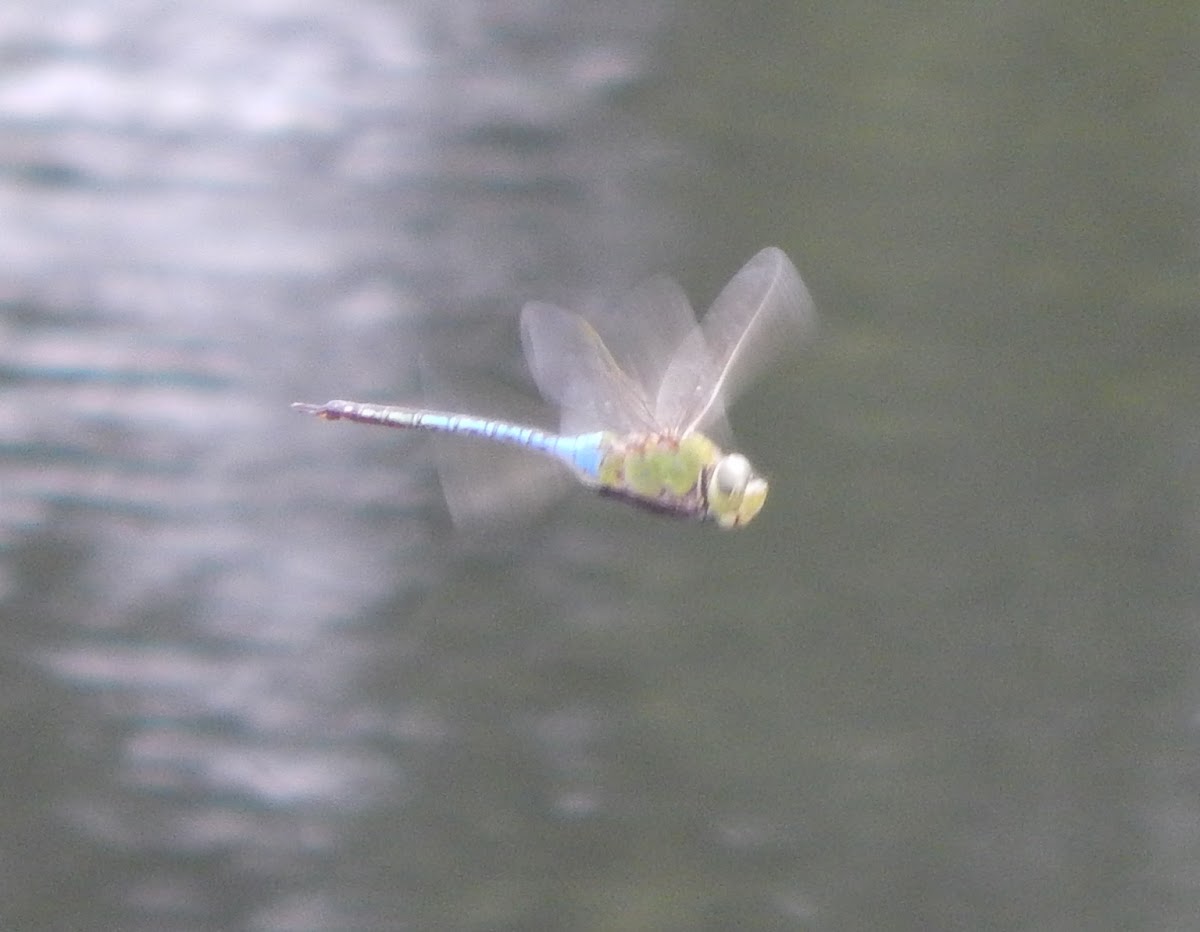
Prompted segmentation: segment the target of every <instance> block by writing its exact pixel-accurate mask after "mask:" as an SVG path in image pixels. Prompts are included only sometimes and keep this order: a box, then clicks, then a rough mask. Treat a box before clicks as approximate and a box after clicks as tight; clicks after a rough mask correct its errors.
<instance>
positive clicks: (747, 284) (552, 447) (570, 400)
mask: <svg viewBox="0 0 1200 932" xmlns="http://www.w3.org/2000/svg"><path fill="white" fill-rule="evenodd" d="M622 320H623V321H624V324H625V326H624V327H623V328H616V329H614V330H613V332H612V333H611V334H608V335H609V336H610V339H609V341H608V343H609V344H611V345H613V346H620V347H621V348H622V353H621V360H620V362H618V359H617V357H616V356H614V354H613V352H612V351H611V350H610V349H609V345H606V342H605V340H604V339H602V337H601V334H600V333H599V332H598V331H597V330H596V329H595V328H594V327H593V326H592V325H591V324H589V323H588V322H587V321H585V320H584V319H583V318H582V317H580V316H579V315H577V314H574V313H572V312H570V311H566V310H563V309H562V308H559V307H555V306H554V305H551V304H544V303H541V302H533V303H530V304H527V305H526V306H525V307H524V309H523V310H522V312H521V342H522V345H523V347H524V350H525V358H526V361H527V362H528V364H529V368H530V370H531V372H532V374H533V378H534V381H535V383H536V384H537V387H538V389H539V391H540V392H541V393H542V395H544V396H545V397H546V398H547V399H548V400H549V401H552V402H554V403H555V404H557V405H558V407H559V408H560V410H561V420H560V424H559V429H558V430H557V431H549V430H545V429H543V428H541V427H534V426H526V425H521V424H514V423H510V422H507V421H502V420H494V419H491V418H485V417H479V416H476V415H472V414H458V413H452V412H448V411H433V410H427V409H424V408H419V407H404V406H399V405H382V404H369V403H364V402H358V401H330V402H327V403H325V404H322V405H316V404H305V403H302V402H296V403H295V404H293V405H292V407H293V408H295V409H296V410H297V411H301V412H303V413H305V414H312V415H315V416H316V417H320V418H324V419H325V420H329V421H336V420H348V421H358V422H359V423H363V424H379V425H382V426H385V427H398V428H402V429H412V430H426V431H434V432H437V433H441V434H454V435H460V436H466V437H476V438H480V439H484V440H491V441H495V442H498V443H505V444H511V445H514V446H517V447H523V448H525V449H527V450H530V451H532V452H534V453H538V454H542V455H544V456H548V457H552V458H553V459H555V460H558V461H559V462H560V463H562V464H564V465H565V466H566V467H568V468H569V469H570V470H571V472H572V473H573V474H574V476H575V477H576V479H578V481H579V482H580V483H582V484H583V485H584V486H586V487H588V488H591V489H595V490H596V491H597V492H599V493H600V494H601V495H605V496H610V497H612V498H616V499H620V500H622V501H626V502H629V503H630V504H632V505H636V506H638V507H641V508H645V509H648V510H650V511H653V512H658V513H661V514H665V515H671V516H675V517H679V518H693V519H700V520H705V521H713V522H715V523H716V524H717V525H718V526H719V527H722V528H732V527H740V526H742V525H744V524H746V523H748V522H749V521H750V520H752V519H753V518H754V516H755V515H757V514H758V512H759V511H760V510H761V509H762V506H763V503H764V502H765V501H766V497H767V480H766V479H765V478H763V477H762V476H760V475H759V474H758V473H757V472H756V471H755V470H754V468H753V467H752V466H751V465H750V461H749V460H748V459H747V458H746V457H745V456H743V455H742V454H741V453H737V452H728V451H727V450H726V449H723V448H722V446H719V445H718V442H717V441H718V440H721V441H722V442H723V443H724V442H725V440H726V438H728V436H729V432H728V425H727V424H726V419H725V409H726V405H728V404H729V403H730V402H731V401H732V400H733V399H734V398H735V397H736V396H737V394H738V393H739V392H740V391H741V390H742V389H743V388H744V387H745V386H746V384H747V382H748V381H749V380H750V378H751V377H752V376H753V375H754V374H755V373H756V372H757V371H759V370H760V368H761V367H762V366H763V365H765V364H766V362H767V361H768V360H769V359H770V357H772V356H775V355H778V354H780V353H782V352H783V351H784V350H785V349H786V348H787V346H788V345H789V343H792V342H794V341H795V340H796V339H797V338H799V337H801V336H803V335H805V334H806V333H807V332H808V331H810V330H811V329H812V327H813V325H814V324H815V322H816V315H815V313H814V310H813V304H812V299H811V297H810V296H809V293H808V289H807V288H805V286H804V282H803V281H801V279H800V275H799V273H798V272H797V271H796V268H795V266H793V265H792V263H791V261H790V260H789V259H788V257H787V256H786V255H784V253H783V251H782V250H780V249H777V248H775V247H768V248H766V249H764V250H762V251H761V252H759V253H757V254H756V255H755V256H754V257H753V258H752V259H751V260H750V261H749V262H747V263H746V264H745V266H743V267H742V269H741V270H740V271H739V272H738V273H737V274H736V275H734V277H733V279H732V280H731V281H730V282H729V284H728V285H726V286H725V288H724V289H723V290H722V291H721V293H720V294H719V295H718V296H717V299H716V300H715V301H714V302H713V305H712V307H711V309H710V310H709V312H708V313H707V314H706V315H705V317H704V321H703V323H700V324H697V323H696V318H695V313H694V312H693V311H692V308H691V305H690V304H689V303H688V300H687V298H686V296H685V295H684V294H683V292H682V290H681V289H680V288H679V286H678V285H676V284H675V283H674V282H673V281H672V280H671V279H668V278H662V277H660V278H655V279H651V280H650V281H649V282H646V283H645V284H643V285H642V286H641V287H640V288H639V289H636V290H635V291H634V292H633V293H632V294H631V295H630V296H629V298H628V299H627V300H626V302H625V305H624V306H623V314H622Z"/></svg>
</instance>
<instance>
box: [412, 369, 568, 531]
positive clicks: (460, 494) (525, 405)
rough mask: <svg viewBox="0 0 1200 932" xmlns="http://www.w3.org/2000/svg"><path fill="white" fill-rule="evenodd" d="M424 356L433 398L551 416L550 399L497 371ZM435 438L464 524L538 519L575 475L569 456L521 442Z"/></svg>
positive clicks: (518, 416)
mask: <svg viewBox="0 0 1200 932" xmlns="http://www.w3.org/2000/svg"><path fill="white" fill-rule="evenodd" d="M420 362H421V385H422V394H423V395H424V397H425V400H426V401H427V402H428V403H430V404H436V405H438V406H439V407H443V408H449V410H451V411H471V412H472V413H477V414H479V415H480V416H481V417H491V416H496V417H498V418H512V419H515V420H517V421H520V422H521V423H528V424H538V423H541V422H543V421H544V419H545V416H546V414H547V411H546V410H545V405H543V404H540V403H538V402H534V401H533V400H532V399H531V398H530V397H528V396H527V395H524V394H520V393H518V392H515V391H513V390H512V389H511V388H510V387H509V386H507V385H505V384H503V383H501V382H499V381H497V380H496V379H495V378H494V377H491V376H485V375H483V374H481V373H474V372H468V371H463V370H462V369H457V370H453V372H452V370H451V369H450V368H449V366H447V365H445V364H440V363H438V362H435V361H433V360H431V359H430V357H429V356H428V355H422V357H421V360H420ZM430 439H431V442H432V445H433V453H434V463H435V465H436V466H437V471H438V479H439V481H440V483H441V486H442V495H443V497H444V498H445V501H446V507H447V508H448V510H449V511H450V517H451V519H452V520H453V521H454V524H455V526H456V527H457V528H459V529H460V530H463V531H467V532H483V531H487V530H489V529H492V528H503V527H508V526H510V525H513V524H516V523H518V522H520V523H524V522H529V521H532V520H533V518H534V516H536V515H537V514H538V513H539V512H541V511H543V510H544V509H546V508H547V507H549V506H550V505H552V504H553V503H554V502H555V500H556V499H558V498H559V496H560V495H561V493H563V492H564V491H566V490H567V489H568V488H570V487H571V485H572V483H573V482H574V479H573V477H572V476H571V473H570V470H568V469H567V468H566V467H565V466H564V465H563V464H561V463H558V462H556V461H555V460H552V459H550V458H549V457H546V456H540V455H538V454H536V453H532V452H530V451H528V450H523V449H521V448H519V447H514V446H509V445H508V444H502V443H488V442H485V441H482V440H478V439H473V438H467V437H455V436H450V435H448V434H434V435H433V436H432V437H431V438H430Z"/></svg>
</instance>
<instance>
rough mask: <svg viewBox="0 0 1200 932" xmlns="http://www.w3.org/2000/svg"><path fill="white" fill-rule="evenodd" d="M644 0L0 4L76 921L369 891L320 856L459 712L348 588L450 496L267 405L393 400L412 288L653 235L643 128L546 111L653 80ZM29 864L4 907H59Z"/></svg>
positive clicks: (406, 542) (396, 786) (9, 225)
mask: <svg viewBox="0 0 1200 932" xmlns="http://www.w3.org/2000/svg"><path fill="white" fill-rule="evenodd" d="M636 10H637V8H636V7H634V6H633V5H630V6H629V7H628V8H627V9H616V8H612V9H609V8H605V10H604V11H603V12H594V11H593V8H591V7H589V6H587V5H583V4H580V5H578V9H572V8H571V7H554V8H550V7H547V8H544V9H533V8H529V9H526V8H523V7H521V6H520V5H514V6H501V5H493V6H491V7H480V6H477V5H473V4H459V5H447V4H431V5H426V6H422V5H420V4H412V5H397V4H379V3H353V4H349V5H347V4H339V5H329V4H313V3H307V4H306V3H288V4H278V3H271V2H266V3H252V4H249V5H247V4H232V5H229V4H216V5H213V4H206V5H201V6H195V5H187V4H172V3H166V2H163V3H144V2H118V3H86V2H61V3H50V4H40V5H36V6H34V5H30V6H29V7H28V8H24V9H22V8H13V7H9V8H6V10H5V11H4V12H3V13H0V27H2V28H0V35H2V36H3V37H4V38H3V39H0V50H2V51H5V52H6V64H5V66H4V68H3V70H0V125H2V126H3V128H4V130H5V134H4V137H3V141H0V172H2V174H0V218H2V219H0V228H2V229H3V233H4V239H5V242H6V256H5V261H6V274H5V276H4V278H3V282H0V309H2V311H3V314H2V316H0V378H2V381H0V449H3V450H4V451H5V452H6V454H8V459H9V462H8V463H7V464H6V465H5V467H4V492H3V497H2V498H0V547H2V548H3V551H0V598H4V600H5V602H6V604H7V606H8V608H9V609H10V617H11V618H12V619H14V624H15V623H16V620H19V621H20V632H21V633H20V638H21V640H22V642H23V643H24V645H25V647H26V648H27V651H26V656H27V657H29V658H31V659H33V660H34V661H35V662H36V664H37V669H40V670H42V671H44V672H45V673H46V674H47V675H48V676H49V677H50V678H51V682H52V683H54V684H55V685H54V686H53V690H54V692H55V695H56V698H55V700H54V703H53V705H54V706H55V707H61V706H63V705H64V704H65V707H66V708H68V709H69V710H70V711H67V712H66V713H64V715H63V717H62V718H61V719H59V718H58V717H57V716H51V715H47V721H45V722H44V723H43V728H44V729H45V730H46V731H47V732H49V733H57V735H58V738H59V741H60V742H61V743H60V744H58V745H57V746H56V747H55V748H54V749H53V750H52V751H50V752H49V753H50V754H51V756H52V757H53V758H55V759H61V760H62V761H63V762H64V763H66V764H67V765H68V766H66V767H64V768H63V776H62V777H61V779H60V780H58V781H56V782H55V784H54V785H52V786H51V787H49V788H48V789H49V797H50V798H49V801H48V803H47V805H48V806H49V808H50V809H51V810H53V813H54V814H53V815H51V816H49V817H50V818H51V819H53V820H54V821H56V822H60V823H61V824H63V825H64V826H65V829H64V830H65V831H67V832H68V833H69V837H71V838H73V840H72V841H70V842H68V843H69V844H71V845H73V846H75V847H78V846H80V845H82V846H87V847H89V848H90V850H91V851H92V854H91V856H90V860H92V861H93V862H94V863H95V865H97V867H96V868H95V870H96V883H97V885H102V886H103V888H104V891H105V892H104V894H103V896H102V897H100V898H99V899H98V900H96V901H95V902H94V903H93V906H92V908H91V910H90V913H91V922H94V923H98V924H105V923H108V927H113V928H115V927H121V928H138V927H145V928H165V927H171V926H172V925H173V924H174V923H177V922H183V921H187V922H193V923H196V924H197V925H196V927H218V926H223V925H225V924H226V923H229V922H233V923H234V924H235V925H239V926H240V925H241V924H242V923H248V924H251V925H254V926H255V927H257V928H280V929H282V928H318V927H326V926H328V927H332V926H338V927H350V925H352V926H353V927H356V928H370V927H375V926H376V923H377V922H378V921H379V920H378V919H377V918H376V917H373V916H372V915H370V909H366V910H365V911H364V910H362V909H355V908H350V907H347V906H346V904H345V903H343V902H340V900H341V898H342V896H343V893H341V892H338V891H336V890H329V891H321V890H320V889H317V888H315V887H313V886H312V885H311V883H310V882H309V881H308V879H307V878H308V873H307V871H308V868H307V867H306V866H305V865H306V864H307V863H308V861H309V859H310V858H312V857H314V856H331V855H332V854H333V853H334V852H336V850H337V849H338V847H339V846H340V845H343V844H345V843H346V841H347V836H346V831H347V829H348V828H349V827H350V826H352V825H353V816H354V814H356V813H358V814H361V813H365V812H369V811H371V810H373V809H375V808H377V807H379V806H381V805H386V806H388V807H401V806H403V805H404V802H405V799H406V798H407V797H408V795H409V794H410V793H411V792H413V781H414V780H415V779H416V777H415V776H414V775H413V774H412V773H409V772H406V770H405V765H404V762H405V761H406V760H408V759H409V755H408V753H407V752H406V749H408V751H411V750H412V749H415V748H426V749H428V748H436V747H438V746H439V745H440V744H441V743H442V742H444V741H446V740H447V738H448V736H450V735H451V734H453V731H454V726H453V725H452V724H450V723H449V722H448V721H447V720H446V719H445V717H444V716H443V715H442V714H441V713H439V712H438V711H436V710H435V709H433V708H431V707H430V706H429V705H428V704H426V703H424V702H423V701H421V700H419V699H412V700H399V699H395V698H388V699H386V700H385V699H381V701H379V702H378V703H373V702H370V701H367V699H366V698H365V697H366V696H368V695H370V694H371V692H372V690H371V685H370V684H371V683H372V681H373V680H374V679H375V678H376V677H379V676H385V675H387V673H386V671H388V670H393V669H396V668H397V667H399V668H400V669H403V668H404V667H405V666H406V665H410V664H411V665H418V666H419V665H420V664H421V663H422V662H423V660H422V654H423V651H424V648H423V646H422V645H421V643H420V642H419V640H418V639H416V638H414V637H412V636H409V635H406V633H405V630H404V625H403V624H399V625H396V626H395V627H393V628H389V629H388V630H377V629H375V628H374V627H372V625H371V624H370V623H369V622H364V619H366V618H367V617H368V616H369V614H370V612H371V610H372V608H373V607H374V606H377V605H379V604H381V603H395V604H396V605H398V606H401V608H400V609H399V611H401V612H403V611H404V609H403V606H404V605H406V604H408V603H409V600H412V599H415V598H416V597H417V596H418V595H419V594H420V592H421V591H422V589H423V587H427V586H428V585H429V581H430V578H431V577H430V574H431V571H432V567H433V564H432V562H431V561H432V560H433V551H434V547H433V544H432V537H431V530H430V521H431V516H432V520H434V521H437V520H438V519H437V517H436V515H437V511H438V508H439V505H438V502H437V489H436V484H435V483H433V482H432V481H430V479H431V474H430V473H429V472H428V469H427V467H426V466H424V465H422V464H423V457H422V456H421V455H420V454H419V452H418V453H416V454H414V455H412V456H406V460H405V462H398V461H397V453H396V450H395V448H394V447H391V446H389V445H388V442H389V441H391V440H392V439H393V438H384V437H378V436H372V435H371V434H369V433H366V432H364V433H362V434H361V435H360V434H341V433H333V432H324V431H319V430H312V429H311V425H309V424H307V423H304V422H301V421H299V419H297V418H295V417H294V416H293V415H292V414H291V413H290V412H289V411H288V409H287V402H288V401H290V400H292V399H293V398H294V397H297V396H300V395H308V394H312V393H313V392H316V393H317V394H321V393H323V392H324V391H326V390H327V389H328V387H330V386H333V385H335V384H336V385H338V386H339V387H340V389H341V390H344V391H346V392H349V393H352V394H355V393H357V394H365V395H367V396H373V395H378V396H380V397H389V396H390V395H391V394H392V393H395V392H396V391H398V390H400V389H403V388H404V386H405V385H411V384H414V383H413V379H414V378H415V368H414V366H413V364H414V362H415V359H416V352H415V348H414V347H415V340H414V336H413V335H414V331H415V326H416V324H417V322H418V318H419V316H420V315H424V314H426V313H428V312H429V311H430V310H433V309H448V310H450V311H452V312H453V313H455V314H459V315H463V314H465V315H472V314H479V313H481V312H488V311H491V310H492V309H493V308H498V307H500V306H502V305H503V306H504V307H505V308H506V309H511V308H508V306H509V305H510V304H512V303H513V302H514V301H515V300H516V299H515V297H514V296H513V286H514V283H516V282H520V281H529V280H530V279H531V278H533V277H536V276H537V275H540V274H542V273H541V272H540V271H539V270H540V269H541V268H542V266H543V263H544V259H545V256H546V254H547V251H548V250H547V247H551V250H550V251H553V252H557V254H558V255H559V256H560V258H561V257H562V256H564V255H569V254H571V253H572V252H574V253H576V258H577V259H578V258H579V257H581V256H587V257H588V260H587V261H588V264H593V259H594V256H595V250H594V248H592V247H591V246H590V245H589V243H591V244H594V243H597V242H600V241H602V238H603V237H604V235H605V224H606V223H608V224H611V225H612V228H615V229H622V230H626V229H628V230H633V229H637V228H639V227H641V228H642V229H643V230H644V231H648V230H651V229H653V219H652V218H650V216H649V213H647V206H646V205H638V204H636V202H635V200H634V199H633V198H631V197H630V196H628V195H626V194H623V193H621V192H620V188H619V184H618V179H619V177H620V175H621V174H622V173H623V172H625V171H626V170H627V168H626V167H623V166H622V163H621V161H620V159H621V158H629V157H632V154H633V153H634V152H636V151H637V146H634V147H633V150H632V151H631V153H630V155H628V156H627V155H620V156H619V158H617V159H614V155H615V154H619V153H622V152H623V150H624V149H625V147H626V146H627V144H628V142H629V140H628V139H627V140H625V141H624V143H623V144H622V145H617V144H616V143H613V144H609V145H606V146H604V147H601V148H598V149H596V150H595V151H587V150H586V149H585V148H579V146H578V145H577V144H572V146H570V147H567V148H566V149H563V148H562V140H560V139H558V138H556V133H557V132H558V130H559V129H560V128H561V127H562V126H563V125H564V124H565V123H567V122H572V121H579V120H589V119H591V118H592V116H591V115H590V114H592V113H593V111H594V109H595V108H597V107H599V106H602V105H603V100H604V96H605V95H606V94H608V93H610V92H611V91H612V90H613V89H615V88H619V87H622V86H626V85H628V84H629V83H631V82H633V81H635V80H636V79H637V78H638V76H639V75H640V74H641V72H642V68H643V62H642V58H643V51H642V49H643V47H644V43H645V42H646V40H647V38H649V36H651V35H652V32H648V31H647V27H652V25H653V24H652V23H651V22H650V21H649V20H648V19H647V18H646V17H645V16H643V15H641V14H640V13H637V12H636ZM547 195H549V197H550V200H551V201H552V202H555V201H557V203H556V204H554V203H552V206H551V209H550V210H549V211H548V212H547V211H546V210H545V208H546V200H547ZM581 212H584V213H586V214H587V215H589V216H591V217H593V218H595V219H597V220H599V224H598V226H597V227H595V228H593V229H589V223H585V222H582V220H581V219H580V214H581ZM614 212H616V213H618V214H620V215H621V216H619V217H614V216H612V214H613V213H614ZM639 213H642V214H643V216H642V217H641V219H638V214H639ZM544 214H545V215H547V216H548V220H543V219H535V218H540V217H542V216H543V215H544ZM514 216H516V217H517V218H518V222H517V224H516V226H515V227H514V223H513V217H514ZM521 218H524V219H523V220H522V219H521ZM522 223H524V224H526V226H525V228H524V230H523V231H522V232H520V233H517V234H514V229H517V230H519V229H520V228H521V224H522ZM564 234H566V235H564ZM572 240H573V241H574V243H573V244H572V243H571V241H572ZM638 248H639V244H638V242H637V237H636V236H626V237H625V246H624V247H623V251H624V253H625V255H627V256H632V255H635V254H636V251H637V249H638ZM594 264H595V265H597V266H598V265H601V264H603V265H604V266H605V267H606V268H607V269H609V270H613V268H614V264H613V262H612V257H611V256H608V257H606V258H605V261H604V262H603V263H599V262H595V263H594ZM638 271H641V269H640V268H639V269H638ZM632 274H633V273H632V272H631V273H630V276H632ZM493 349H494V348H493ZM406 463H407V466H406ZM339 511H341V512H344V513H348V514H369V515H370V516H371V521H369V522H365V523H364V522H357V523H355V524H354V526H353V527H354V532H353V533H346V532H345V531H346V528H341V527H331V525H330V520H331V516H332V515H335V514H337V513H338V512H339ZM347 820H349V821H347ZM118 855H119V856H122V857H125V858H132V859H137V858H139V857H150V856H153V858H154V860H155V862H156V866H155V869H154V870H153V871H138V870H132V871H126V870H125V869H123V868H121V867H120V866H119V864H118V862H117V861H116V860H109V859H110V858H114V857H115V856H118ZM197 858H199V859H200V863H201V864H203V866H202V867H199V866H197V863H196V859H197ZM106 865H107V867H106ZM246 869H248V870H249V874H248V875H245V874H242V873H241V872H242V871H243V870H246ZM269 878H276V879H277V880H285V881H287V882H286V883H284V884H283V885H280V884H279V883H277V882H273V881H270V880H269ZM50 881H51V878H50V877H48V876H41V877H38V878H36V879H35V882H34V884H33V886H32V890H31V893H30V902H29V903H28V904H25V905H24V906H23V907H22V908H23V909H24V911H25V914H26V915H28V916H34V915H36V916H38V917H39V919H38V921H39V922H41V923H44V924H47V925H58V924H60V923H61V922H62V921H63V919H62V917H63V916H64V915H66V914H68V913H69V912H70V911H71V910H73V909H74V908H75V907H74V904H66V903H55V902H54V901H53V899H52V898H47V897H46V896H45V890H46V888H45V886H44V885H45V884H47V883H49V882H50ZM293 884H298V886H293ZM206 890H207V891H208V892H206ZM229 890H239V891H240V894H239V895H238V896H235V897H233V899H232V900H229V899H226V898H225V897H224V896H223V894H222V893H221V892H220V891H229ZM301 890H303V891H304V892H303V894H301V892H300V891H301ZM96 892H97V891H94V890H83V891H80V895H81V897H82V898H83V899H84V900H87V899H89V898H90V897H91V896H92V895H93V894H94V893H96ZM22 908H17V907H14V909H16V911H17V913H20V912H21V909H22ZM347 909H350V912H349V913H347V912H346V910H347ZM347 915H352V916H353V919H352V920H348V919H347V918H346V917H347ZM56 916H57V917H58V918H54V917H56ZM321 917H324V918H321ZM339 917H340V918H339ZM348 922H349V923H350V925H347V923H348ZM388 927H391V926H388Z"/></svg>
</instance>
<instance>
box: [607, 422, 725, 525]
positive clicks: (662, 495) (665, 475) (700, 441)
mask: <svg viewBox="0 0 1200 932" xmlns="http://www.w3.org/2000/svg"><path fill="white" fill-rule="evenodd" d="M610 438H611V439H610V443H609V446H608V450H607V452H606V453H605V454H604V457H603V459H602V460H601V463H600V473H599V486H600V489H601V491H603V492H605V493H607V494H610V495H615V496H617V497H620V498H624V499H628V500H630V501H632V502H634V503H635V504H640V505H643V506H645V507H648V508H652V509H654V510H655V511H665V512H670V513H673V514H678V515H686V516H693V517H703V516H704V514H705V510H706V508H705V498H704V481H705V476H706V471H707V470H711V469H712V466H713V464H714V463H715V462H716V461H717V460H718V459H719V458H720V456H721V451H720V449H719V448H718V447H717V445H716V444H715V443H713V442H712V441H711V440H709V439H708V438H707V437H705V436H704V435H703V434H688V435H687V436H686V437H673V436H670V435H666V434H648V435H630V436H621V435H618V434H613V435H610Z"/></svg>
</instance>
